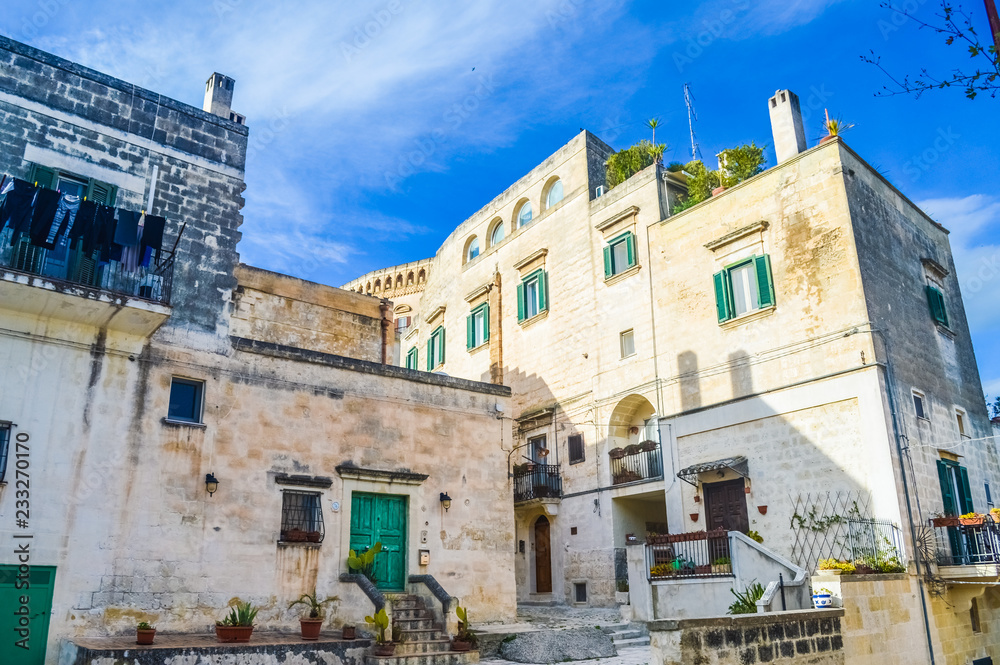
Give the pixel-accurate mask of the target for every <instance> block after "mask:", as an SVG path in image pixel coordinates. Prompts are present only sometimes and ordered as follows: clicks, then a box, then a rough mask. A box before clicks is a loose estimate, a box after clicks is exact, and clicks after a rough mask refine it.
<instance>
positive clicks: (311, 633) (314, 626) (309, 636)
mask: <svg viewBox="0 0 1000 665" xmlns="http://www.w3.org/2000/svg"><path fill="white" fill-rule="evenodd" d="M339 600H340V598H339V597H338V596H331V597H329V598H326V599H324V600H316V592H315V591H313V592H312V595H309V594H308V593H304V594H302V597H301V598H299V599H298V600H296V601H295V602H293V603H291V604H290V605H289V606H288V609H292V608H293V607H295V606H296V605H305V606H306V607H307V608H309V611H308V613H307V614H306V615H305V616H304V617H302V618H301V619H299V627H300V628H301V630H302V639H304V640H318V639H319V631H320V628H322V627H323V618H324V617H323V606H324V605H326V604H328V603H336V602H337V601H339Z"/></svg>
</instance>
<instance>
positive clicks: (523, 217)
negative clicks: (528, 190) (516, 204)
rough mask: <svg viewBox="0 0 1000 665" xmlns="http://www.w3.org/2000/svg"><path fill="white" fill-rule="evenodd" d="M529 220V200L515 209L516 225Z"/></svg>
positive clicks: (521, 224)
mask: <svg viewBox="0 0 1000 665" xmlns="http://www.w3.org/2000/svg"><path fill="white" fill-rule="evenodd" d="M530 221H531V201H525V202H524V203H522V204H521V207H520V208H518V210H517V227H518V228H521V227H522V226H526V225H527V224H528V222H530Z"/></svg>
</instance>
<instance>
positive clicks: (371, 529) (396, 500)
mask: <svg viewBox="0 0 1000 665" xmlns="http://www.w3.org/2000/svg"><path fill="white" fill-rule="evenodd" d="M377 542H381V543H382V552H381V553H379V555H378V556H376V557H375V584H376V586H378V588H380V589H385V590H387V591H402V590H403V588H404V587H405V585H406V497H405V496H400V495H397V494H369V493H368V492H354V493H353V494H352V495H351V549H352V550H355V551H357V552H363V551H365V550H367V549H368V548H370V547H371V546H373V545H374V544H375V543H377Z"/></svg>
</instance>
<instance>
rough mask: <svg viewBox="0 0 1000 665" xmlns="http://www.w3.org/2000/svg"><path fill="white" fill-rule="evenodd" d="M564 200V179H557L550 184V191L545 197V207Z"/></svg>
mask: <svg viewBox="0 0 1000 665" xmlns="http://www.w3.org/2000/svg"><path fill="white" fill-rule="evenodd" d="M562 200H563V184H562V180H556V181H555V182H554V183H552V184H551V185H549V193H548V195H547V196H546V197H545V207H546V208H551V207H552V206H554V205H555V204H557V203H559V202H560V201H562Z"/></svg>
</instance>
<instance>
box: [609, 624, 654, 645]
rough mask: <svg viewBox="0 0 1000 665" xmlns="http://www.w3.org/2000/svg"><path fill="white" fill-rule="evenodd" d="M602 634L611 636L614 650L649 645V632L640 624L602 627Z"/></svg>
mask: <svg viewBox="0 0 1000 665" xmlns="http://www.w3.org/2000/svg"><path fill="white" fill-rule="evenodd" d="M603 629H604V632H605V633H607V634H608V635H610V636H611V641H612V642H614V643H615V649H623V648H627V647H642V646H647V645H648V644H649V631H648V630H646V625H645V624H641V623H616V624H611V625H610V626H603Z"/></svg>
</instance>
